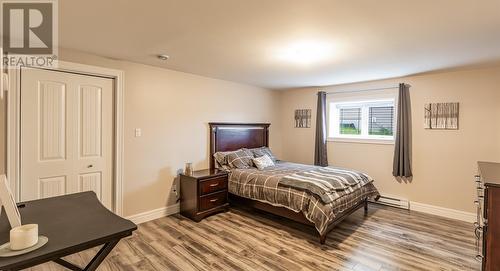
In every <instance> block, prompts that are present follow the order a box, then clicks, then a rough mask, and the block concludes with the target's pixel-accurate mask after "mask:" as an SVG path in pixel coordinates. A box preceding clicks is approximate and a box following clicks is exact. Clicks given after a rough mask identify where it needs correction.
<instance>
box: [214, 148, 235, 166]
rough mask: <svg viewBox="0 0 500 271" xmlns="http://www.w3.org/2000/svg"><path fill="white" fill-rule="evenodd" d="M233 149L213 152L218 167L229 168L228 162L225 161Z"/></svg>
mask: <svg viewBox="0 0 500 271" xmlns="http://www.w3.org/2000/svg"><path fill="white" fill-rule="evenodd" d="M233 152H235V151H224V152H222V151H220V152H216V153H214V158H215V161H216V162H217V165H218V168H223V169H229V163H228V162H227V155H228V154H230V153H233Z"/></svg>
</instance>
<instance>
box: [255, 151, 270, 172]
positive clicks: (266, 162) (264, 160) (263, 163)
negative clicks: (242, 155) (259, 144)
mask: <svg viewBox="0 0 500 271" xmlns="http://www.w3.org/2000/svg"><path fill="white" fill-rule="evenodd" d="M252 161H253V163H254V164H255V166H256V167H257V168H258V169H259V170H263V169H265V168H266V167H272V166H274V162H273V160H271V158H270V157H269V156H268V155H267V154H264V155H263V156H261V157H257V158H253V159H252Z"/></svg>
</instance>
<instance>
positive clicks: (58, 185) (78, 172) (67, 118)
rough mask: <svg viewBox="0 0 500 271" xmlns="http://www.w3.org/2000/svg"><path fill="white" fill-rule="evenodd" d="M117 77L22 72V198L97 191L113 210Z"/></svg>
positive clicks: (26, 70)
mask: <svg viewBox="0 0 500 271" xmlns="http://www.w3.org/2000/svg"><path fill="white" fill-rule="evenodd" d="M112 150H113V80H112V79H107V78H100V77H93V76H87V75H78V74H71V73H65V72H57V71H47V70H41V69H24V68H23V69H22V71H21V200H22V201H25V200H33V199H40V198H46V197H53V196H59V195H64V194H69V193H76V192H81V191H88V190H93V191H94V192H95V193H96V194H97V196H98V197H99V199H100V200H101V202H102V203H103V204H104V205H105V206H106V207H108V208H109V209H111V208H112V198H113V197H112V194H113V193H112V192H113V183H112V168H113V155H112Z"/></svg>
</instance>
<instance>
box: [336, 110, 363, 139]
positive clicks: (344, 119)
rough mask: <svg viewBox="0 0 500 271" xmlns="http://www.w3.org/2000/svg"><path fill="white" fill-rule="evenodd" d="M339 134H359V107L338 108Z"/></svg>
mask: <svg viewBox="0 0 500 271" xmlns="http://www.w3.org/2000/svg"><path fill="white" fill-rule="evenodd" d="M340 134H343V135H359V134H361V108H360V107H358V108H341V109H340Z"/></svg>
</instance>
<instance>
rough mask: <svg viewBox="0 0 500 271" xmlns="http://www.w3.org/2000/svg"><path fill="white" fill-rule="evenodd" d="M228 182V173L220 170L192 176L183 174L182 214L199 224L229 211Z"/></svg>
mask: <svg viewBox="0 0 500 271" xmlns="http://www.w3.org/2000/svg"><path fill="white" fill-rule="evenodd" d="M227 182H228V174H227V172H226V171H222V170H218V169H204V170H197V171H194V172H193V174H192V175H191V176H187V175H185V174H181V175H180V185H181V203H180V205H181V214H182V215H183V216H186V217H189V218H191V219H192V220H194V221H197V222H199V221H201V220H202V219H203V218H205V217H207V216H209V215H212V214H214V213H217V212H221V211H227V210H228V209H229V203H228V202H227V193H228V192H227V185H228V183H227Z"/></svg>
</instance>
